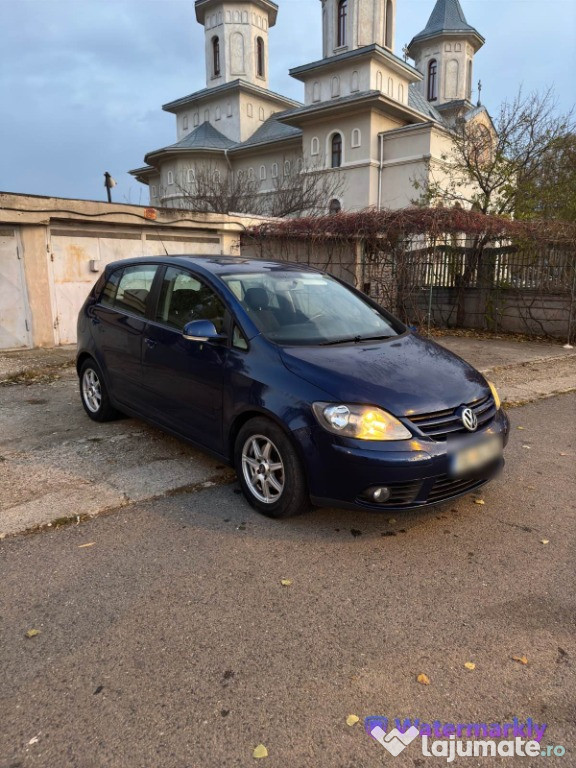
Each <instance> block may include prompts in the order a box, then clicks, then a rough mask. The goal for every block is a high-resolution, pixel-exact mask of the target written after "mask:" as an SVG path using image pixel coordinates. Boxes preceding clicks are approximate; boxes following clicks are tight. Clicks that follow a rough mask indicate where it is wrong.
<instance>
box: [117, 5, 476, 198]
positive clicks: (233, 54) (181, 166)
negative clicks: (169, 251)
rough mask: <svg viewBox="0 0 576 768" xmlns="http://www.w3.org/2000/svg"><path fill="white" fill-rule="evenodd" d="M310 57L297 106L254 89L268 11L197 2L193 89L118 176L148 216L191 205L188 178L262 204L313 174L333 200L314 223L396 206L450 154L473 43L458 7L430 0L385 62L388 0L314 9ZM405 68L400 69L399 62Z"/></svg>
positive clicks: (263, 72) (262, 61)
mask: <svg viewBox="0 0 576 768" xmlns="http://www.w3.org/2000/svg"><path fill="white" fill-rule="evenodd" d="M321 3H322V38H323V39H322V43H323V47H322V53H323V58H322V59H320V60H318V61H315V62H312V63H310V64H304V65H302V66H298V67H295V68H294V69H291V70H290V75H291V76H292V77H294V78H296V79H297V80H299V81H301V82H302V83H303V84H304V103H299V102H296V101H294V100H292V99H288V98H286V97H284V96H282V95H280V94H278V93H275V92H273V91H271V90H270V89H269V87H268V84H269V82H268V64H269V51H268V30H269V29H270V27H271V26H273V25H274V24H275V23H276V17H277V13H278V6H277V5H276V4H275V3H273V2H271V0H197V1H196V3H195V8H196V18H197V20H198V22H199V23H200V24H202V25H203V26H204V29H205V66H206V88H205V89H203V90H201V91H198V92H196V93H192V94H190V95H189V96H185V97H183V98H181V99H177V100H176V101H172V102H170V103H168V104H165V105H164V106H163V109H164V110H166V111H168V112H170V113H172V114H173V115H174V116H175V119H176V131H177V136H176V138H177V140H176V142H175V143H174V144H172V145H170V146H167V147H163V148H161V149H159V150H155V151H152V152H149V153H148V154H147V155H146V157H145V162H146V165H145V166H144V167H142V168H137V169H135V170H133V171H131V173H132V174H133V175H134V176H135V177H136V178H137V179H138V180H139V181H141V182H142V183H144V184H147V185H148V186H149V191H150V204H151V205H153V206H168V207H187V208H189V207H193V206H194V195H195V194H196V193H197V187H198V180H199V178H200V175H201V174H204V175H203V178H204V179H205V178H206V173H209V174H210V175H211V176H212V177H213V179H214V180H215V182H216V183H218V182H219V181H221V180H223V179H226V178H229V176H230V175H231V174H233V175H234V178H244V179H246V180H247V181H250V182H252V183H253V184H254V186H255V187H257V188H258V194H260V195H264V196H266V195H272V194H273V193H274V191H275V190H277V189H278V188H279V186H281V185H289V183H290V179H293V178H295V177H296V176H297V175H298V174H302V173H304V174H306V173H307V172H308V173H310V172H313V173H314V174H315V175H316V176H318V175H320V174H327V176H328V177H329V178H332V179H334V180H337V181H338V184H336V185H335V188H336V187H337V188H338V192H337V195H336V196H335V197H334V198H332V199H326V200H325V201H323V202H321V207H324V210H325V211H326V212H328V211H337V210H339V209H342V210H347V211H353V210H359V209H362V208H366V207H370V206H373V207H378V208H390V209H396V208H402V207H404V206H407V205H409V204H410V203H411V201H413V199H414V198H415V197H416V196H417V193H416V192H415V182H418V183H419V184H422V182H424V183H425V180H426V178H427V177H428V176H429V174H430V173H431V172H432V171H433V170H434V169H436V171H437V172H438V171H440V172H441V171H442V167H443V164H444V163H443V160H442V158H443V156H445V155H446V153H447V152H448V151H449V147H450V141H451V139H450V128H451V126H453V125H454V124H455V121H456V120H458V119H465V120H468V119H471V118H472V119H474V118H475V117H476V116H478V117H481V116H486V117H487V113H486V112H485V110H484V108H483V107H474V105H473V104H472V101H471V99H472V83H473V77H474V75H473V67H474V56H475V54H476V52H477V51H478V50H479V49H480V47H481V46H482V45H483V44H484V39H483V37H482V36H481V35H480V34H479V33H478V32H477V31H476V29H475V28H474V27H472V26H471V25H469V24H468V22H467V21H466V18H465V16H464V13H463V10H462V7H461V5H460V2H459V0H437V1H436V4H435V6H434V8H433V11H432V14H431V16H430V19H429V20H428V23H427V24H426V26H425V27H424V29H423V30H422V31H421V32H420V33H418V34H417V35H415V37H414V38H413V39H412V41H411V42H410V44H409V45H408V46H407V48H406V49H405V50H404V54H405V56H404V57H402V58H400V57H399V56H397V55H396V54H395V53H394V27H395V14H396V0H321ZM408 58H410V59H412V60H413V62H414V65H411V64H410V63H408V61H407V59H408Z"/></svg>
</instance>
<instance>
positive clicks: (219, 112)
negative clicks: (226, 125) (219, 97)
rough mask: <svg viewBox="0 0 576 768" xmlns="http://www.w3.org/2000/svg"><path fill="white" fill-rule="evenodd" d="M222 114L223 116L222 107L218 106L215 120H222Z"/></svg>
mask: <svg viewBox="0 0 576 768" xmlns="http://www.w3.org/2000/svg"><path fill="white" fill-rule="evenodd" d="M221 116H222V113H221V111H220V107H216V113H215V116H214V119H215V120H220V117H221Z"/></svg>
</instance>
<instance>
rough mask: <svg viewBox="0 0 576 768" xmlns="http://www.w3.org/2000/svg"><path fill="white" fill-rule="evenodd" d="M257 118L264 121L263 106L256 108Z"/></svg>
mask: <svg viewBox="0 0 576 768" xmlns="http://www.w3.org/2000/svg"><path fill="white" fill-rule="evenodd" d="M258 118H259V119H260V120H262V122H264V107H260V109H259V110H258Z"/></svg>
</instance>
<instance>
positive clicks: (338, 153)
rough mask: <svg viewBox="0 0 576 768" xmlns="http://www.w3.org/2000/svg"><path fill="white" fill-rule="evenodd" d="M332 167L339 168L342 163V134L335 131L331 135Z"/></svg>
mask: <svg viewBox="0 0 576 768" xmlns="http://www.w3.org/2000/svg"><path fill="white" fill-rule="evenodd" d="M331 146H332V163H331V166H332V168H340V166H341V165H342V135H341V134H340V133H335V134H334V136H332V142H331Z"/></svg>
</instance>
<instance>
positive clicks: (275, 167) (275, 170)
mask: <svg viewBox="0 0 576 768" xmlns="http://www.w3.org/2000/svg"><path fill="white" fill-rule="evenodd" d="M272 178H273V179H277V178H278V163H272Z"/></svg>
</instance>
